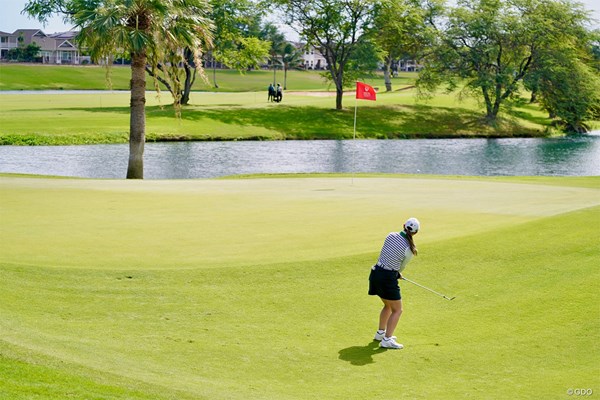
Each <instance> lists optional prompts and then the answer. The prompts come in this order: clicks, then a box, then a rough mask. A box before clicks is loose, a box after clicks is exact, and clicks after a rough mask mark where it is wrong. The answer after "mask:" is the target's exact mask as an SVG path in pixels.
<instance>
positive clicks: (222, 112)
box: [0, 89, 549, 145]
mask: <svg viewBox="0 0 600 400" xmlns="http://www.w3.org/2000/svg"><path fill="white" fill-rule="evenodd" d="M266 97H267V96H266V93H264V92H243V93H209V92H194V93H192V96H191V101H190V103H191V104H190V105H188V106H186V107H184V108H183V110H182V115H181V118H177V117H176V115H175V112H174V109H173V107H172V106H171V104H170V103H171V98H170V95H169V94H167V93H163V94H161V96H160V98H157V96H156V95H154V94H152V93H148V96H147V125H146V133H147V140H149V141H167V140H248V139H259V140H281V139H347V138H352V137H353V121H354V104H355V100H354V96H353V93H348V94H347V95H346V96H345V99H344V101H345V103H344V104H345V106H346V107H347V108H346V109H345V110H343V111H336V110H334V109H333V107H334V104H335V98H334V97H333V96H332V95H330V94H327V93H311V92H291V91H288V92H286V93H285V95H284V100H283V103H280V104H277V103H268V102H267V99H266ZM482 115H483V111H482V110H481V108H480V107H479V105H478V104H477V103H476V102H475V101H472V100H470V101H464V102H461V103H457V102H456V98H455V97H454V96H453V95H445V94H440V95H438V96H436V97H435V98H434V99H433V100H431V101H429V102H417V101H416V97H415V92H414V89H408V90H401V91H394V92H390V93H380V94H379V95H378V99H377V102H366V101H361V102H360V103H359V108H358V122H357V128H356V129H357V131H356V133H357V137H359V138H416V137H522V136H526V137H530V136H532V137H535V136H544V135H547V134H548V130H547V129H548V126H547V124H548V122H549V121H548V120H547V118H546V117H545V115H544V114H543V113H542V112H541V111H540V110H538V109H537V108H536V107H535V106H530V105H523V106H522V107H520V108H515V109H513V110H512V111H510V113H509V114H505V117H503V118H502V119H500V121H499V123H498V126H496V127H490V126H488V125H486V124H485V123H484V122H483V120H482V119H481V116H482ZM0 121H1V122H2V123H1V124H0V144H5V145H6V144H29V145H35V144H85V143H125V142H126V141H127V140H128V133H129V94H128V93H127V92H101V93H95V94H66V93H65V94H52V95H50V94H4V95H0Z"/></svg>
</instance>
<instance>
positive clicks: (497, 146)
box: [0, 132, 600, 179]
mask: <svg viewBox="0 0 600 400" xmlns="http://www.w3.org/2000/svg"><path fill="white" fill-rule="evenodd" d="M128 149H129V147H128V145H125V144H123V145H89V146H87V145H86V146H0V172H12V173H25V174H43V175H61V176H72V177H85V178H124V177H125V173H126V169H127V158H128V151H129V150H128ZM145 149H146V150H145V155H144V176H145V178H147V179H188V178H214V177H219V176H227V175H239V174H255V173H308V172H321V173H327V172H330V173H331V172H347V173H361V172H385V173H410V174H443V175H512V176H521V175H546V176H552V175H560V176H568V175H571V176H582V175H586V176H587V175H600V134H599V133H598V132H596V133H595V134H593V135H586V136H577V137H566V138H556V139H412V140H316V141H267V142H250V141H248V142H177V143H147V144H146V148H145Z"/></svg>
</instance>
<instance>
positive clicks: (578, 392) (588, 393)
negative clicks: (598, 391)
mask: <svg viewBox="0 0 600 400" xmlns="http://www.w3.org/2000/svg"><path fill="white" fill-rule="evenodd" d="M567 394H568V395H569V396H573V395H575V396H591V395H592V394H594V391H593V390H592V389H590V388H588V389H569V390H567Z"/></svg>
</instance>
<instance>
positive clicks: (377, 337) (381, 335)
mask: <svg viewBox="0 0 600 400" xmlns="http://www.w3.org/2000/svg"><path fill="white" fill-rule="evenodd" d="M384 337H385V331H383V333H379V331H377V332H375V337H374V338H373V340H377V341H378V342H381V341H382V340H383V338H384ZM392 339H394V340H396V339H397V338H396V336H392Z"/></svg>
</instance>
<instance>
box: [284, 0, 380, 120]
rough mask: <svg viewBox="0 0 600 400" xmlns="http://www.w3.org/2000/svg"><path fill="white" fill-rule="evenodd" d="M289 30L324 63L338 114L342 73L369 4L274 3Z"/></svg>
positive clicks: (336, 0) (366, 21) (359, 0)
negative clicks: (313, 50)
mask: <svg viewBox="0 0 600 400" xmlns="http://www.w3.org/2000/svg"><path fill="white" fill-rule="evenodd" d="M275 3H277V4H278V5H279V7H280V8H281V9H282V11H283V13H284V15H286V18H287V22H288V23H289V25H290V26H291V27H295V26H298V30H297V31H298V33H299V34H300V36H301V37H303V38H304V39H305V40H306V41H307V44H308V45H309V46H314V47H316V48H317V49H318V50H319V51H320V52H321V54H323V56H324V57H325V59H326V60H327V69H328V71H329V75H328V77H329V79H330V80H331V82H333V84H334V85H335V88H336V100H335V107H336V109H338V110H341V109H342V108H343V107H342V99H343V95H344V73H345V70H346V66H347V64H348V62H349V60H350V57H351V56H352V53H353V52H354V51H355V50H356V48H357V47H358V45H359V39H360V38H361V36H363V34H364V33H365V30H366V29H367V28H368V27H369V26H370V24H371V21H372V16H373V13H372V11H373V5H374V1H371V0H316V1H305V0H276V1H275Z"/></svg>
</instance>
